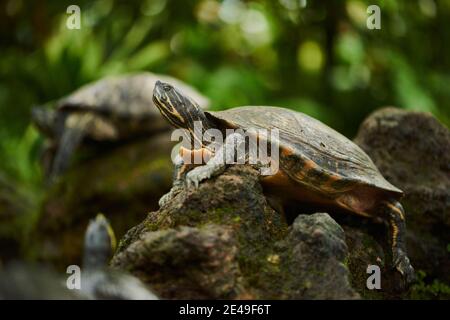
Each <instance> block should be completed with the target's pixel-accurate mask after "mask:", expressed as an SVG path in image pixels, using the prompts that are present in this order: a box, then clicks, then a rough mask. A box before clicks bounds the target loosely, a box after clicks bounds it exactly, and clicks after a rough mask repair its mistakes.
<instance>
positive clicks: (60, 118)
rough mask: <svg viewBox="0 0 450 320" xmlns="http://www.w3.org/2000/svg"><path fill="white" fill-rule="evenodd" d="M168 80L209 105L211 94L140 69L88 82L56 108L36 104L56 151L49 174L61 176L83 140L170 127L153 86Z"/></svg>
mask: <svg viewBox="0 0 450 320" xmlns="http://www.w3.org/2000/svg"><path fill="white" fill-rule="evenodd" d="M157 79H164V81H167V82H169V83H173V84H174V85H177V86H179V87H180V88H181V90H182V91H183V92H186V93H187V94H189V95H191V96H192V97H194V98H195V99H198V102H199V104H200V106H202V107H207V105H208V99H207V98H205V97H204V96H202V95H201V94H200V93H198V92H197V91H196V90H195V89H193V88H192V87H190V86H188V85H186V84H184V83H182V82H181V81H179V80H177V79H174V78H172V77H169V76H163V75H156V74H152V73H147V72H144V73H136V74H130V75H123V76H111V77H107V78H104V79H101V80H99V81H96V82H94V83H90V84H87V85H85V86H83V87H81V88H80V89H78V90H77V91H75V92H74V93H72V94H71V95H69V96H67V97H65V98H62V99H61V100H59V101H57V102H56V110H49V109H46V108H43V107H35V108H33V110H32V119H33V122H34V123H35V125H36V126H37V127H38V128H39V129H40V131H42V132H43V133H44V134H46V135H47V136H49V137H50V139H51V140H52V144H53V145H55V149H56V153H55V156H54V158H53V159H50V163H51V164H50V165H49V167H50V168H49V171H50V172H49V176H50V179H52V178H54V177H56V176H59V175H60V174H61V173H62V172H63V171H64V170H65V169H66V168H67V167H68V164H69V160H70V157H71V155H72V153H73V152H74V150H75V148H76V147H77V146H78V145H79V144H80V143H81V142H82V140H83V139H85V138H86V139H89V140H93V141H117V140H122V139H127V138H132V137H136V136H140V135H148V134H152V133H155V132H158V131H161V130H168V129H169V128H170V127H169V125H168V124H167V122H166V121H164V120H163V119H161V116H160V115H159V112H158V111H157V109H156V108H155V107H154V105H153V101H152V90H153V87H154V85H155V81H156V80H157Z"/></svg>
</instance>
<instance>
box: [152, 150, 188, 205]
mask: <svg viewBox="0 0 450 320" xmlns="http://www.w3.org/2000/svg"><path fill="white" fill-rule="evenodd" d="M173 164H174V173H173V184H172V188H171V189H170V191H169V192H168V193H166V194H165V195H163V196H162V197H161V198H160V199H159V201H158V204H159V207H160V208H161V207H163V206H165V205H166V204H167V203H168V202H170V201H171V200H172V199H173V198H174V197H175V196H176V195H177V194H178V193H180V191H181V190H182V189H183V186H184V177H185V174H186V171H187V170H188V169H189V167H190V165H188V164H184V161H183V158H182V157H181V156H180V155H177V156H176V157H175V159H174V161H173Z"/></svg>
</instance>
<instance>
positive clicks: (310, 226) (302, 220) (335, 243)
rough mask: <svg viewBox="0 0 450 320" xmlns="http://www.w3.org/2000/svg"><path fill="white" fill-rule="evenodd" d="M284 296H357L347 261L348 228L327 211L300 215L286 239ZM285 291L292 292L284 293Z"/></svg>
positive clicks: (284, 248) (323, 297)
mask: <svg viewBox="0 0 450 320" xmlns="http://www.w3.org/2000/svg"><path fill="white" fill-rule="evenodd" d="M280 247H281V250H280V252H281V260H282V261H284V269H285V270H282V272H283V273H284V274H285V275H288V276H289V279H288V281H286V280H285V281H284V283H283V287H282V291H281V292H280V294H281V296H280V297H281V298H284V299H355V298H358V297H359V295H358V294H357V293H356V292H355V290H354V289H353V288H352V287H351V285H350V281H349V272H348V269H347V267H346V266H345V264H344V261H346V258H347V255H348V249H347V244H346V243H345V234H344V230H343V229H342V228H341V227H340V226H339V225H338V224H337V223H336V222H335V221H334V220H333V219H332V218H331V217H330V216H329V215H328V214H327V213H315V214H313V215H304V214H301V215H299V216H298V217H297V218H296V219H295V221H294V223H293V224H292V226H291V228H290V232H289V234H288V235H287V237H286V238H285V239H284V240H283V241H282V245H281V246H280ZM284 292H288V293H289V294H288V295H286V296H284Z"/></svg>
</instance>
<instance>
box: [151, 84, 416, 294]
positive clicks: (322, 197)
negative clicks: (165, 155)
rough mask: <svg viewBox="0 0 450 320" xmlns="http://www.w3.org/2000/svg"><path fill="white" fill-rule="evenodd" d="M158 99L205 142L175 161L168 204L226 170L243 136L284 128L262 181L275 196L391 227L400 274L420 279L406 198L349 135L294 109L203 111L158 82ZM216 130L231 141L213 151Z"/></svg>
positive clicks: (408, 280)
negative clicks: (410, 248)
mask: <svg viewBox="0 0 450 320" xmlns="http://www.w3.org/2000/svg"><path fill="white" fill-rule="evenodd" d="M153 100H154V102H155V105H156V106H157V107H158V109H159V110H160V112H161V114H162V115H163V116H164V117H165V118H166V119H167V120H168V121H169V122H170V123H171V124H172V125H174V126H175V127H177V128H180V129H183V130H185V131H186V132H188V134H189V135H190V137H191V138H192V140H194V141H196V142H198V145H197V147H192V148H191V150H189V148H187V149H188V150H186V148H185V147H182V148H180V151H179V153H180V154H179V155H178V156H177V157H175V158H174V159H173V160H174V164H175V179H174V183H173V187H172V189H171V190H170V191H169V193H167V194H166V195H164V196H163V197H162V198H161V199H160V205H161V206H164V205H165V204H166V203H167V202H169V201H170V200H171V199H172V198H173V197H174V196H176V195H177V194H178V193H179V192H180V190H181V189H182V188H185V187H188V188H189V187H194V188H196V187H198V185H199V183H201V182H202V181H203V180H206V179H209V178H211V177H213V176H215V175H218V174H220V173H221V172H223V170H224V169H225V168H226V166H227V164H228V163H229V162H228V161H224V160H226V159H234V157H235V155H236V154H237V150H238V148H240V146H241V145H242V144H245V141H246V137H245V136H244V135H243V134H242V131H245V132H246V133H248V134H249V135H250V136H251V135H257V136H256V137H255V138H256V139H260V140H264V139H265V140H269V139H270V138H269V136H268V135H265V134H259V132H264V129H266V130H269V129H270V130H274V129H277V130H278V141H277V142H278V144H276V146H277V148H278V149H277V150H278V155H279V156H278V158H279V159H278V162H277V163H278V170H277V171H276V172H275V173H274V174H270V175H261V179H260V180H261V184H262V186H263V188H264V190H265V193H266V194H267V195H268V197H272V198H274V199H277V200H278V203H280V204H281V206H284V205H285V204H287V203H289V202H292V201H293V202H302V203H309V204H313V205H319V206H323V205H325V206H327V207H330V208H336V209H340V211H341V210H342V211H344V212H348V213H353V214H356V215H359V216H363V217H368V218H373V219H374V220H382V221H385V222H387V224H388V225H389V227H390V228H389V235H390V241H391V249H392V264H393V268H395V269H396V270H397V271H398V272H399V273H400V274H401V278H402V279H403V281H402V283H404V284H406V285H409V284H411V283H412V282H413V281H414V280H415V272H414V268H413V267H412V265H411V263H410V261H409V258H408V256H407V253H406V244H405V233H406V225H405V211H404V209H403V207H402V205H401V203H400V199H401V198H402V196H403V192H402V191H401V190H400V189H399V188H397V187H395V186H394V185H392V184H391V183H389V182H388V181H387V180H386V179H385V178H384V177H383V176H382V174H381V173H380V171H379V170H378V169H377V167H376V165H375V164H374V163H373V161H372V160H371V158H370V157H369V156H368V155H367V154H366V153H365V152H364V151H363V150H362V149H361V148H360V147H358V146H357V145H356V144H355V143H353V142H352V141H351V140H349V139H348V138H346V137H345V136H344V135H342V134H340V133H339V132H337V131H335V130H334V129H332V128H330V127H329V126H327V125H325V124H324V123H322V122H320V121H319V120H316V119H314V118H312V117H310V116H308V115H306V114H303V113H301V112H297V111H294V110H292V109H287V108H281V107H275V106H241V107H234V108H230V109H226V110H222V111H203V110H202V109H201V108H199V106H198V104H197V103H196V102H195V100H194V99H193V98H191V97H189V96H186V95H184V94H183V93H182V92H181V91H180V90H178V89H177V88H175V87H174V86H172V85H170V84H168V83H164V82H161V81H157V82H156V84H155V88H154V91H153ZM199 122H200V123H201V125H202V128H203V130H194V126H195V123H199ZM209 129H214V130H219V132H221V133H222V134H223V135H224V136H225V137H226V138H225V140H224V143H223V144H222V146H221V147H220V148H211V147H210V146H211V143H208V139H203V138H204V136H202V134H204V133H205V132H207V131H208V130H209ZM230 131H231V132H230ZM227 133H228V134H227ZM209 141H212V140H209ZM246 150H247V152H248V149H246ZM185 152H190V156H191V157H192V156H193V155H195V154H199V153H200V154H201V155H202V156H203V157H202V158H201V159H204V161H202V162H201V163H199V164H197V165H195V164H191V163H189V161H188V162H186V161H185V159H186V158H185V157H184V155H183V153H185ZM224 157H225V158H224ZM188 159H189V158H188ZM245 159H248V154H247V155H246V158H245ZM246 161H247V160H246ZM273 207H274V209H275V207H276V206H273ZM276 211H279V210H276Z"/></svg>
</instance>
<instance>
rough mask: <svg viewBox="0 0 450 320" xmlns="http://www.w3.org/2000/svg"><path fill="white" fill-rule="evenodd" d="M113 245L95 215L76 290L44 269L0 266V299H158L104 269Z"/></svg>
mask: <svg viewBox="0 0 450 320" xmlns="http://www.w3.org/2000/svg"><path fill="white" fill-rule="evenodd" d="M115 244H116V240H115V236H114V232H113V230H112V228H111V226H110V224H109V222H108V221H107V220H106V218H105V217H104V216H103V215H102V214H98V215H97V217H96V218H95V219H93V220H91V221H90V223H89V225H88V228H87V231H86V234H85V242H84V245H85V247H84V259H83V267H82V268H81V281H80V285H81V286H80V287H81V288H80V290H77V289H72V290H70V289H68V287H67V284H66V279H64V277H62V276H60V275H59V274H58V273H56V272H54V271H53V270H52V269H50V268H48V267H45V266H38V265H27V264H24V263H20V262H13V263H10V264H8V265H7V266H6V267H5V268H4V269H2V268H1V266H0V299H27V300H28V299H33V300H55V299H57V300H60V299H64V300H68V299H69V300H72V299H93V300H103V299H114V300H155V299H158V297H157V296H156V295H154V294H153V293H152V292H151V291H150V290H149V289H147V287H146V286H145V285H144V284H143V283H142V282H141V281H140V280H139V279H137V278H135V277H133V276H131V275H129V274H126V273H123V272H121V271H115V270H111V269H109V268H108V262H109V260H110V258H111V256H112V253H113V251H114V249H115Z"/></svg>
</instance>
